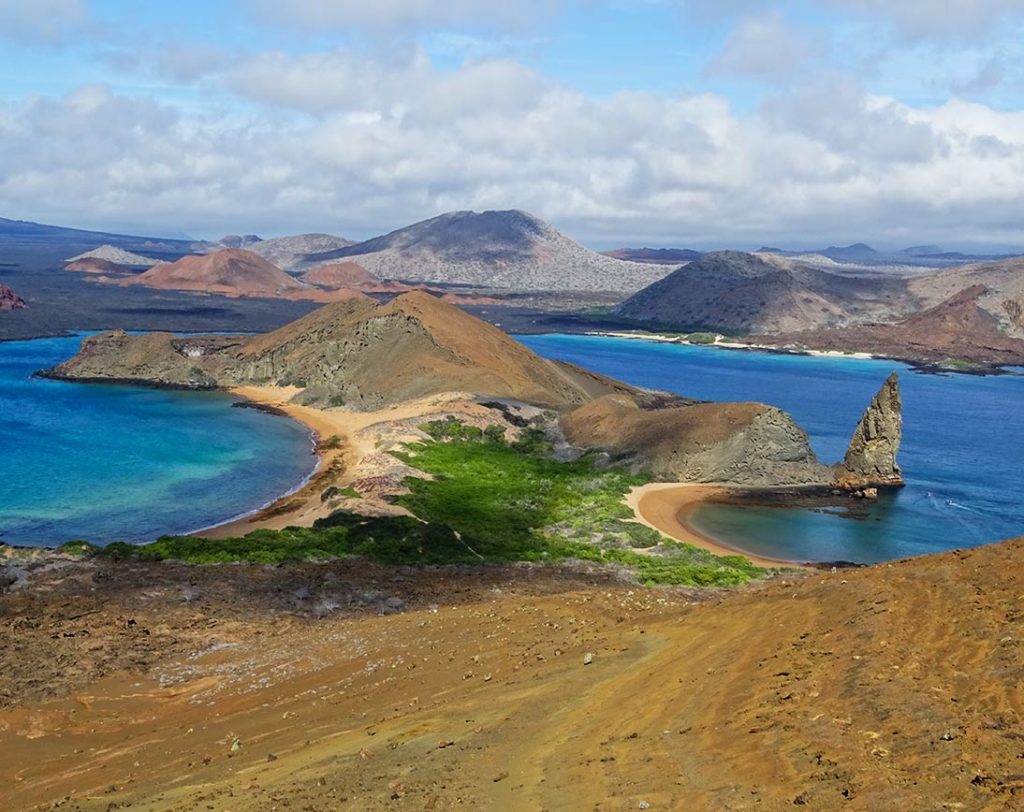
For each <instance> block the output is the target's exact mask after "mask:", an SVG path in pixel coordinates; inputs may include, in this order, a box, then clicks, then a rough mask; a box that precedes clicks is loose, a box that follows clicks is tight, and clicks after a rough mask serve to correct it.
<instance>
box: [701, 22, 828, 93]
mask: <svg viewBox="0 0 1024 812" xmlns="http://www.w3.org/2000/svg"><path fill="white" fill-rule="evenodd" d="M823 51H824V49H823V48H822V47H821V45H820V44H819V43H817V42H815V40H814V39H813V38H811V37H810V36H808V35H807V33H806V32H804V31H802V30H799V29H797V28H795V27H792V26H789V25H787V23H786V21H785V19H784V18H783V16H782V14H781V13H780V12H779V11H768V12H766V13H763V14H758V15H755V16H750V17H744V18H743V19H741V20H740V22H739V23H738V24H737V25H736V27H735V28H734V29H733V30H732V31H731V33H730V34H729V36H728V38H727V39H726V41H725V44H724V45H723V46H722V49H721V51H719V53H718V54H717V56H715V58H714V59H712V60H711V63H710V64H709V66H708V71H709V73H711V74H717V75H732V76H740V77H747V78H754V79H764V80H768V81H777V80H784V79H787V78H790V77H792V76H793V75H794V74H796V73H797V72H798V71H799V69H800V68H801V67H802V66H803V65H804V64H805V63H806V62H807V60H809V59H812V58H818V57H820V56H821V55H822V53H823Z"/></svg>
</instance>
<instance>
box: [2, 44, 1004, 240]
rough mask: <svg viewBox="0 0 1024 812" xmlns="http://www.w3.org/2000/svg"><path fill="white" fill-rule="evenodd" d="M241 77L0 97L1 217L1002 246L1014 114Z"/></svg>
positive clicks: (827, 89) (843, 87)
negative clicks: (202, 101)
mask: <svg viewBox="0 0 1024 812" xmlns="http://www.w3.org/2000/svg"><path fill="white" fill-rule="evenodd" d="M257 67H258V65H257V64H256V63H255V62H254V63H253V64H250V65H248V66H246V65H245V64H242V65H239V66H236V68H237V70H235V71H234V72H232V73H230V74H229V78H230V81H231V82H232V86H233V87H238V88H240V89H242V90H244V91H245V92H246V93H248V94H249V96H248V98H250V99H251V100H254V101H258V102H262V103H265V104H270V103H272V104H273V105H276V106H278V109H276V110H275V109H273V108H266V109H263V110H261V111H260V113H259V114H258V115H257V114H253V117H252V118H239V117H238V115H237V114H235V115H230V114H225V113H223V111H221V112H219V113H218V111H210V114H209V115H208V116H199V115H196V114H194V113H192V112H183V111H180V110H177V109H175V108H174V107H170V106H167V105H162V104H157V103H155V102H153V101H149V100H140V99H135V98H129V97H125V96H120V95H117V94H114V93H112V92H110V91H109V90H107V89H105V88H103V87H86V88H81V89H80V90H78V91H76V92H75V93H72V94H70V95H68V96H65V97H62V98H47V97H41V98H36V99H32V100H29V101H25V102H23V103H19V104H15V105H7V106H2V105H0V144H3V149H2V150H0V210H2V211H10V212H17V213H18V216H21V217H30V218H32V219H39V220H45V221H51V222H65V223H74V224H82V225H92V226H94V227H108V226H109V224H110V223H134V224H135V226H136V227H137V229H139V230H145V229H146V228H147V227H148V228H150V229H153V230H160V231H167V230H185V231H192V232H198V233H206V234H211V233H216V232H222V231H237V232H250V231H255V232H257V233H258V232H266V233H274V232H286V231H308V230H324V229H328V230H333V231H338V232H341V233H344V234H347V235H350V236H354V237H361V236H370V235H372V234H373V233H378V232H382V231H386V230H388V229H390V228H394V227H397V226H400V225H403V224H405V223H408V222H411V221H413V220H416V219H420V218H423V217H427V216H431V215H434V214H436V213H439V212H441V211H446V210H451V209H463V208H475V209H483V208H511V207H516V208H524V209H528V210H531V211H533V212H535V213H536V214H538V215H540V216H542V217H545V218H547V219H550V220H552V221H553V222H555V223H556V224H557V225H559V226H560V227H562V228H563V229H565V230H566V231H568V232H569V233H570V234H573V235H574V236H578V237H580V238H582V239H585V240H588V241H590V242H593V243H600V244H605V245H607V244H610V243H619V242H626V241H633V240H637V241H644V242H649V243H657V242H662V243H672V244H677V243H679V242H690V243H695V244H698V245H709V244H719V245H721V244H733V245H747V244H750V243H757V244H761V243H762V242H765V241H771V242H786V243H790V244H793V243H803V244H815V243H818V242H822V241H827V240H832V239H840V238H849V239H852V238H855V237H860V238H865V239H872V240H874V239H882V240H883V241H884V240H885V239H886V237H887V236H888V237H891V239H903V237H904V236H905V237H906V239H908V240H912V241H915V242H916V241H919V240H920V241H926V242H940V243H943V244H949V243H957V242H964V243H966V242H972V241H991V242H1012V241H1017V240H1019V239H1020V237H1019V230H1018V229H1019V223H1020V222H1021V221H1022V219H1024V198H1022V197H1021V195H1020V191H1019V190H1020V189H1021V188H1024V114H1021V113H1007V112H1002V111H999V110H994V109H991V108H989V107H986V106H984V105H981V104H967V103H964V102H958V101H951V102H949V103H947V104H944V105H942V106H939V107H935V108H929V109H915V108H912V107H909V106H907V105H904V104H901V103H899V102H897V101H894V100H892V99H888V98H883V97H878V96H871V95H868V94H866V93H865V92H863V90H862V89H861V88H860V87H859V86H857V85H855V84H852V83H849V82H844V81H841V80H827V79H826V80H821V82H820V83H819V84H818V85H815V86H814V87H812V88H809V89H807V90H805V91H803V92H801V93H798V94H790V95H780V96H778V97H776V98H774V99H773V100H772V101H771V102H770V103H767V104H766V105H765V106H764V108H763V109H762V110H760V111H757V112H754V113H743V114H741V113H738V112H737V111H736V110H734V109H733V108H732V107H731V106H730V105H729V103H728V102H727V101H726V100H724V99H723V98H721V97H719V96H715V95H708V94H705V95H695V96H669V97H666V96H659V95H655V94H650V93H639V92H630V93H619V94H615V95H612V96H609V97H606V98H601V99H593V98H588V97H586V96H584V95H583V94H580V93H578V92H576V91H574V90H572V89H570V88H567V87H565V86H563V85H560V84H557V83H554V82H552V81H550V80H547V79H545V78H544V77H542V76H540V75H539V74H536V73H534V72H532V71H530V70H528V69H526V68H524V67H523V66H521V65H518V64H516V63H514V62H511V61H508V60H489V61H483V62H478V63H473V64H469V65H466V66H464V67H462V68H461V69H459V70H456V71H440V70H438V69H436V68H435V67H434V66H433V65H431V64H430V62H429V61H427V60H426V58H425V57H423V55H422V54H420V53H418V52H410V53H409V54H407V56H406V58H405V59H404V60H401V61H396V62H388V63H384V62H366V61H361V60H356V59H355V58H354V57H351V55H348V54H346V53H345V52H340V51H339V52H331V53H329V54H325V55H320V56H319V57H317V58H310V57H303V58H297V59H287V58H285V57H281V56H272V57H269V58H268V61H267V62H266V64H264V65H263V66H262V68H260V69H259V70H257ZM275 76H276V77H277V78H278V79H279V82H278V84H277V85H273V86H268V85H266V84H263V82H267V83H270V80H271V79H272V78H274V77H275ZM245 77H247V81H248V84H247V83H246V81H243V78H245ZM295 109H301V110H307V111H312V112H315V113H316V114H317V115H316V116H314V117H304V116H294V115H293V114H292V113H291V112H290V111H292V110H295ZM86 213H87V214H86ZM83 217H86V218H88V219H87V221H84V220H83Z"/></svg>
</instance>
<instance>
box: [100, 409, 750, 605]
mask: <svg viewBox="0 0 1024 812" xmlns="http://www.w3.org/2000/svg"><path fill="white" fill-rule="evenodd" d="M421 428H422V429H423V431H424V432H425V433H427V434H428V435H429V436H430V437H431V438H433V439H432V440H430V441H426V442H422V443H415V444H412V445H410V446H409V447H408V448H407V449H406V450H405V451H404V452H392V453H393V454H395V456H396V457H399V458H400V459H402V460H403V461H405V462H406V463H407V464H409V465H410V466H412V467H415V468H417V469H419V470H420V471H423V472H424V473H427V474H430V475H431V477H432V478H431V479H421V478H418V477H411V478H409V479H408V480H407V482H406V485H407V487H408V488H409V493H408V494H406V495H404V496H402V497H400V498H399V500H398V502H399V504H400V505H402V506H404V507H406V508H408V509H409V511H411V512H412V513H413V514H415V516H416V517H418V518H413V517H372V518H371V517H365V516H359V515H356V514H353V513H350V512H347V511H337V512H335V513H334V514H332V515H331V516H330V517H328V518H326V519H322V520H320V521H317V522H316V523H315V524H314V525H313V527H312V528H298V527H288V528H285V529H284V530H256V531H253V532H252V533H249V534H248V535H246V536H245V537H243V538H229V539H200V538H190V537H182V536H166V537H163V538H161V539H158V540H157V541H155V542H153V543H152V544H147V545H143V546H135V545H130V544H123V543H117V544H112V545H110V546H108V547H106V548H104V549H102V550H96V551H95V552H96V554H99V555H106V556H113V557H118V558H138V559H145V560H159V559H175V560H180V561H185V562H189V563H197V564H198V563H224V562H232V561H245V562H251V563H265V564H277V563H281V562H288V561H300V560H309V559H323V558H336V557H340V556H347V555H359V556H363V557H365V558H368V559H372V560H375V561H381V562H385V563H392V564H451V563H467V562H474V563H479V562H481V561H488V562H507V561H534V562H550V561H564V560H567V559H577V560H583V561H590V562H595V563H604V564H613V565H619V566H622V567H626V568H628V569H629V570H631V571H632V572H633V573H634V574H635V576H636V578H637V579H638V580H639V581H640V582H641V583H644V584H674V585H683V584H688V585H696V586H725V585H736V584H742V583H745V582H746V581H749V580H751V579H752V578H757V577H759V576H761V575H763V574H764V570H761V569H759V568H757V567H755V566H754V565H753V564H751V563H750V562H749V561H747V560H746V559H745V558H743V557H742V556H738V555H737V556H726V557H718V556H714V555H712V554H711V553H708V552H706V551H704V550H701V549H698V548H696V547H693V546H691V545H686V544H679V543H677V542H674V541H671V540H669V539H666V538H664V537H662V536H661V535H660V534H659V533H658V532H656V531H655V530H652V529H651V528H648V527H646V526H644V525H640V524H638V523H636V522H634V521H632V518H633V514H632V511H631V510H630V509H629V508H627V507H626V506H625V505H624V504H623V497H624V496H625V494H626V493H627V492H628V491H629V490H630V488H632V487H634V486H637V485H643V484H645V483H646V482H647V481H649V480H648V477H645V476H643V475H639V474H634V473H631V472H629V471H626V470H623V469H619V468H602V467H600V466H599V465H598V463H597V460H596V459H595V458H594V457H590V456H585V457H582V458H580V459H578V460H574V461H570V462H560V461H558V460H556V459H555V458H554V457H553V456H552V453H551V448H550V446H549V444H548V442H547V440H546V437H545V432H544V431H543V427H542V426H540V425H534V426H531V427H530V428H527V429H524V430H523V431H522V432H521V436H520V438H519V439H518V440H517V441H516V442H514V443H510V442H507V441H506V439H505V432H504V429H503V428H502V427H501V426H496V425H495V426H488V427H486V428H484V429H481V428H479V427H475V426H466V425H464V424H462V423H460V422H459V421H457V420H444V421H435V422H433V423H428V424H425V425H424V426H422V427H421ZM638 550H643V552H638Z"/></svg>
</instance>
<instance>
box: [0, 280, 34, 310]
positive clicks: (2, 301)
mask: <svg viewBox="0 0 1024 812" xmlns="http://www.w3.org/2000/svg"><path fill="white" fill-rule="evenodd" d="M26 307H28V305H27V304H25V300H24V299H22V298H21V297H20V296H19V295H18V294H17V293H15V292H14V291H13V290H11V289H10V288H9V287H7V285H0V313H9V312H10V311H12V310H24V309H25V308H26Z"/></svg>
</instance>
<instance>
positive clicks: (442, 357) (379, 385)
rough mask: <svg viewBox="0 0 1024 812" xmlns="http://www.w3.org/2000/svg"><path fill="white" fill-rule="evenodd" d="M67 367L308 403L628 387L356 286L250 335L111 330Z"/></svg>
mask: <svg viewBox="0 0 1024 812" xmlns="http://www.w3.org/2000/svg"><path fill="white" fill-rule="evenodd" d="M57 373H58V374H59V375H60V376H64V377H69V378H86V379H107V380H109V379H112V378H113V379H122V380H137V381H142V382H149V383H158V384H164V385H174V386H232V385H238V384H246V383H273V384H280V385H298V386H301V387H303V388H304V390H305V391H304V393H303V396H302V397H303V399H304V400H305V401H307V402H314V403H321V404H332V405H340V404H346V405H349V406H350V407H352V408H355V409H374V408H379V407H381V406H385V405H388V404H394V403H399V402H402V401H405V400H410V399H413V398H418V397H424V396H427V395H431V394H438V393H442V392H469V393H473V394H477V395H484V396H487V397H501V398H513V399H516V400H521V401H525V402H528V403H534V404H538V405H543V406H551V407H564V406H569V405H573V404H580V403H583V402H585V401H587V400H589V399H591V398H593V397H596V396H600V395H604V394H609V393H612V392H630V391H632V390H631V389H630V387H627V386H626V385H624V384H619V383H617V382H615V381H612V380H610V379H607V378H603V377H601V376H599V375H595V374H592V373H589V372H587V371H585V370H582V369H579V368H577V367H574V366H572V365H570V364H564V363H560V362H556V361H547V360H545V359H543V358H541V357H540V356H538V355H536V354H535V353H534V352H532V351H531V350H529V349H527V348H526V347H524V346H523V345H522V344H520V343H519V342H517V341H515V340H514V339H512V338H510V337H509V336H507V335H505V333H503V332H501V330H499V329H498V328H496V327H493V326H492V325H490V324H488V323H486V322H484V321H481V320H479V319H477V318H474V317H473V316H470V315H469V314H468V313H465V312H464V311H462V310H460V309H459V308H457V307H454V306H452V305H450V304H447V303H445V302H442V301H441V300H440V299H438V298H436V297H434V296H432V295H430V294H429V293H425V292H422V291H414V292H410V293H405V294H402V295H401V296H398V297H396V298H395V299H392V300H391V301H390V302H388V303H386V304H381V303H378V302H375V301H374V300H373V299H370V298H369V297H366V296H362V295H359V294H356V296H355V298H352V299H350V300H349V301H344V302H338V303H335V304H332V305H328V306H326V307H323V308H321V309H320V310H317V311H315V312H314V313H311V314H310V315H308V316H306V317H304V318H302V319H299V320H298V321H295V322H292V323H291V324H289V325H286V326H285V327H282V328H281V329H279V330H275V331H273V332H271V333H267V334H266V335H262V336H257V337H255V338H249V339H237V338H225V337H203V338H179V337H175V336H173V335H170V334H167V333H155V334H150V335H144V336H129V335H126V334H124V333H120V332H119V333H108V334H105V335H102V336H97V337H95V338H92V339H89V340H87V341H86V342H85V343H84V344H83V347H82V350H81V352H80V353H79V354H78V355H77V356H75V357H74V358H73V359H71V360H70V361H68V362H67V363H65V364H62V365H61V366H60V367H58V368H57Z"/></svg>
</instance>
